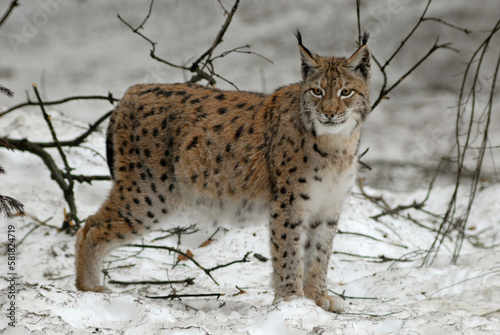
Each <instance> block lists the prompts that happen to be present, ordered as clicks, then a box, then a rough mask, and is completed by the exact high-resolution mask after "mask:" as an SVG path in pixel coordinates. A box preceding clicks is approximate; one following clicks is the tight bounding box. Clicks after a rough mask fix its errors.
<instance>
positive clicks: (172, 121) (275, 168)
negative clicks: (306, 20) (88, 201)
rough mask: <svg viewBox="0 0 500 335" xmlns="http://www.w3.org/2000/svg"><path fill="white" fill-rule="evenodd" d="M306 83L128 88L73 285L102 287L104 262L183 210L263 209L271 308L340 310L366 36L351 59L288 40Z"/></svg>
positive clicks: (364, 102) (79, 247) (364, 107)
mask: <svg viewBox="0 0 500 335" xmlns="http://www.w3.org/2000/svg"><path fill="white" fill-rule="evenodd" d="M296 37H297V40H298V47H299V52H300V57H301V61H302V64H301V73H302V79H303V81H302V82H300V83H296V84H292V85H288V86H284V87H281V88H279V89H277V90H276V91H274V92H273V93H272V94H271V95H268V96H266V95H263V94H259V93H251V92H240V91H223V90H219V89H216V88H211V87H206V86H201V85H196V84H189V83H187V84H143V85H136V86H133V87H131V88H129V89H128V90H127V92H126V93H125V95H124V97H123V98H122V99H121V101H120V102H119V104H118V105H117V107H116V109H115V110H114V112H113V114H112V116H111V120H110V123H109V127H108V131H107V156H108V165H109V167H110V171H111V175H112V177H113V186H112V189H111V191H110V193H109V196H108V198H107V200H105V202H104V204H103V205H102V207H101V208H100V209H99V211H98V212H97V213H96V214H95V215H93V216H90V217H89V218H88V219H87V221H86V224H85V226H84V227H82V228H80V230H79V231H78V234H77V241H76V286H77V288H78V289H79V290H82V291H95V292H106V291H108V289H107V288H106V287H105V286H102V283H101V276H100V271H101V266H102V261H103V258H104V257H105V256H106V255H107V254H108V253H109V252H110V251H111V250H112V249H113V248H116V247H117V246H120V245H121V244H124V243H125V242H127V241H129V240H130V239H132V238H136V237H138V236H140V235H141V234H143V233H145V232H147V231H148V230H149V229H152V228H155V227H157V226H158V225H159V223H160V221H161V218H162V217H165V216H168V215H172V214H173V213H175V212H176V211H179V208H186V207H188V208H193V207H194V208H197V209H199V210H207V211H208V212H210V213H214V212H216V213H220V214H222V213H226V214H227V213H229V214H230V215H231V217H233V218H234V220H239V219H241V218H244V217H245V216H246V215H247V214H249V213H252V212H262V211H265V213H267V214H266V215H267V218H268V220H269V222H270V229H269V231H270V240H271V243H270V248H271V256H272V264H273V269H274V270H273V276H272V278H273V286H274V292H275V300H274V301H275V302H278V301H281V300H290V299H294V298H299V297H306V298H309V299H312V300H314V301H315V303H316V304H317V305H318V306H320V307H322V308H323V309H325V310H327V311H333V312H341V311H343V304H342V301H341V300H340V299H339V298H337V297H334V296H331V295H329V294H328V290H327V270H328V262H329V260H330V255H331V253H332V243H333V238H334V236H335V233H336V229H337V223H338V221H339V217H340V214H341V209H342V203H343V202H344V199H345V198H346V196H347V195H348V192H349V190H350V188H351V187H352V185H353V182H354V179H355V175H356V171H357V165H358V146H359V141H360V135H361V127H362V125H363V123H364V121H365V119H366V117H367V116H368V114H369V112H370V107H369V78H370V58H371V56H370V52H369V50H368V47H367V46H366V41H367V39H368V36H367V35H366V34H365V38H363V43H362V45H361V46H360V47H359V48H358V49H357V50H356V52H355V53H354V54H353V55H352V56H351V57H350V58H349V59H346V58H343V57H322V56H319V55H317V54H316V53H313V52H311V51H309V50H308V49H307V48H306V47H305V46H304V45H303V44H302V37H301V35H300V33H299V32H297V34H296Z"/></svg>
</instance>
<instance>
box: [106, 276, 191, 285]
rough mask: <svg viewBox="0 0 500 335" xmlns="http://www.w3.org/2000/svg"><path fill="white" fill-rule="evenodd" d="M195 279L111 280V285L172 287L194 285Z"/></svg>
mask: <svg viewBox="0 0 500 335" xmlns="http://www.w3.org/2000/svg"><path fill="white" fill-rule="evenodd" d="M194 280H195V278H186V279H182V280H138V281H123V280H110V281H108V283H109V284H117V285H171V284H186V285H193V284H194Z"/></svg>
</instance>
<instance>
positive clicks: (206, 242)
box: [198, 238, 214, 248]
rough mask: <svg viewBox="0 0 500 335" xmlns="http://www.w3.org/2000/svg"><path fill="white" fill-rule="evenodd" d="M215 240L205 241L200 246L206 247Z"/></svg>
mask: <svg viewBox="0 0 500 335" xmlns="http://www.w3.org/2000/svg"><path fill="white" fill-rule="evenodd" d="M213 241H214V239H213V238H211V239H209V240H206V241H205V242H203V243H202V244H200V246H199V247H198V248H203V247H206V246H207V245H209V244H210V243H212V242H213Z"/></svg>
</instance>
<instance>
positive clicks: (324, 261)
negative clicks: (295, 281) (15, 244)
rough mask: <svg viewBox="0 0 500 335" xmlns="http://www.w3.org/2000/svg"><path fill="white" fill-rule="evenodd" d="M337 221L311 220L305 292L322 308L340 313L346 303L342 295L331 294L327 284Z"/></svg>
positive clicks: (306, 259)
mask: <svg viewBox="0 0 500 335" xmlns="http://www.w3.org/2000/svg"><path fill="white" fill-rule="evenodd" d="M337 222H338V220H337V219H331V220H317V221H312V222H310V224H309V226H308V227H307V239H306V244H305V246H304V271H305V275H304V294H305V296H306V297H307V298H310V299H313V300H314V301H315V302H316V304H317V305H318V306H320V307H321V308H323V309H325V310H327V311H331V312H336V313H340V312H343V311H344V303H343V301H342V299H341V298H340V297H336V296H332V295H329V294H328V288H327V285H326V279H327V272H328V262H329V261H330V255H331V253H332V246H333V238H334V237H335V233H336V231H337Z"/></svg>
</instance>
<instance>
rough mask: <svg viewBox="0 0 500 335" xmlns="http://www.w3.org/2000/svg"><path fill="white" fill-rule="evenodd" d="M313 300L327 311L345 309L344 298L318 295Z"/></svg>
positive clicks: (338, 311) (339, 311) (336, 311)
mask: <svg viewBox="0 0 500 335" xmlns="http://www.w3.org/2000/svg"><path fill="white" fill-rule="evenodd" d="M314 302H315V303H316V305H318V306H319V307H321V308H323V309H324V310H326V311H329V312H334V313H342V312H343V311H344V310H345V306H344V300H342V298H340V297H337V296H332V295H324V296H320V297H318V298H316V299H315V300H314Z"/></svg>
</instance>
